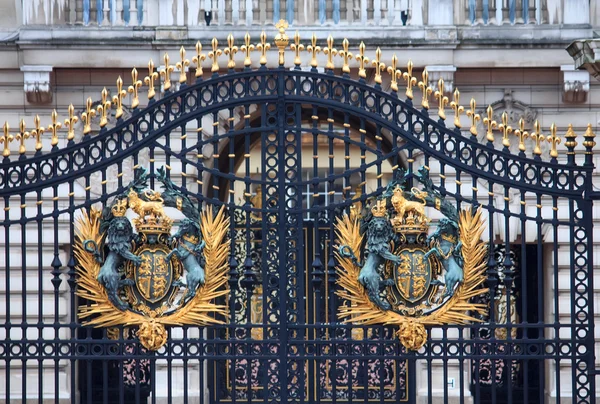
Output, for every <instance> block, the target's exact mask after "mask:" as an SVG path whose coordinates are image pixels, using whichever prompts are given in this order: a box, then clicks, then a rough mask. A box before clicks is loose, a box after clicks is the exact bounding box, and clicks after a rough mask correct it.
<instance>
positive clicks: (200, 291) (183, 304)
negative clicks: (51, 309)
mask: <svg viewBox="0 0 600 404" xmlns="http://www.w3.org/2000/svg"><path fill="white" fill-rule="evenodd" d="M155 178H156V179H157V180H158V181H159V182H160V183H162V188H163V190H162V192H159V191H155V190H152V189H148V185H147V182H148V174H147V173H146V172H145V170H142V169H138V170H137V171H136V179H135V180H134V181H132V183H131V184H129V185H128V186H127V188H126V191H125V192H124V193H122V194H120V195H118V196H116V198H115V199H114V201H113V202H112V204H110V205H108V206H106V207H105V208H104V209H103V210H102V211H99V210H96V209H94V208H91V209H90V210H89V211H83V212H82V215H81V216H80V217H79V218H78V219H77V221H76V230H77V238H76V244H75V246H74V248H75V256H76V258H77V275H78V276H77V278H76V282H77V286H78V288H77V295H78V296H80V297H82V298H85V299H87V300H88V301H89V302H90V304H88V305H85V306H81V307H80V310H79V317H80V318H82V319H85V320H86V322H85V323H84V324H85V325H91V326H95V327H115V326H119V325H126V326H139V330H138V333H137V335H138V336H139V338H140V342H141V343H142V345H143V346H144V347H146V348H147V349H150V350H157V349H159V348H161V347H162V346H163V345H164V344H165V343H166V342H167V332H166V329H165V326H168V325H181V324H194V325H200V326H202V325H207V324H222V323H224V322H225V320H226V319H227V311H226V306H224V305H220V304H217V303H216V299H218V298H219V297H221V296H224V295H226V294H227V293H228V290H227V274H226V272H227V265H226V262H225V261H226V257H227V256H228V254H229V248H230V246H229V241H228V240H226V236H227V231H228V229H229V220H228V218H227V217H226V215H225V211H224V209H223V208H221V210H219V212H217V213H216V214H213V210H212V207H210V206H209V207H208V208H207V209H206V210H205V211H203V212H199V211H198V209H197V208H196V205H195V204H194V203H192V201H191V200H190V199H189V198H188V197H187V196H186V195H185V194H183V193H181V192H180V191H179V190H177V189H176V187H175V186H174V184H173V183H172V182H171V180H170V179H169V178H168V177H167V175H166V173H165V170H164V169H163V168H161V169H159V170H157V173H156V175H155ZM169 207H170V208H175V209H176V210H177V211H179V212H181V213H183V216H184V218H183V219H181V221H180V222H179V225H178V229H177V231H176V232H175V233H172V228H173V226H174V221H173V219H171V218H170V217H169V216H168V215H167V213H166V208H169ZM128 212H131V213H132V214H135V215H136V216H135V217H133V218H132V219H131V220H130V219H129V218H128V216H127V214H128Z"/></svg>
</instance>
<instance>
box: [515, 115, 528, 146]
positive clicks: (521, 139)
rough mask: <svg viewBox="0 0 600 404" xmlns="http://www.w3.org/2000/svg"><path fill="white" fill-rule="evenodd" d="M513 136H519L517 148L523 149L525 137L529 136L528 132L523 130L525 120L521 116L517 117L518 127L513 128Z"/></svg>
mask: <svg viewBox="0 0 600 404" xmlns="http://www.w3.org/2000/svg"><path fill="white" fill-rule="evenodd" d="M515 136H517V137H518V138H519V150H520V151H522V152H524V151H525V139H527V138H528V137H529V132H527V131H526V130H525V121H524V120H523V118H521V119H519V129H516V130H515Z"/></svg>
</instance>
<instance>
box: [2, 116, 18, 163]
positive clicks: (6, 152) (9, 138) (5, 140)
mask: <svg viewBox="0 0 600 404" xmlns="http://www.w3.org/2000/svg"><path fill="white" fill-rule="evenodd" d="M2 129H3V131H4V135H3V136H2V137H0V143H4V150H3V151H2V155H3V156H4V158H7V157H9V156H10V145H9V143H10V142H12V141H13V140H14V138H15V137H14V136H13V135H11V134H10V126H9V125H8V122H6V121H5V122H4V126H3V127H2Z"/></svg>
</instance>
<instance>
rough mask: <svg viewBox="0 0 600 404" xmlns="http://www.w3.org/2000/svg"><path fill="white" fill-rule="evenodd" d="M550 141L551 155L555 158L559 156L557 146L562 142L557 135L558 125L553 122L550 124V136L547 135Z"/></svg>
mask: <svg viewBox="0 0 600 404" xmlns="http://www.w3.org/2000/svg"><path fill="white" fill-rule="evenodd" d="M546 140H548V143H550V157H552V158H553V159H555V158H557V157H558V150H557V148H556V147H557V146H558V144H559V143H560V138H559V137H558V136H556V125H555V124H554V123H553V124H552V125H550V136H548V137H547V139H546Z"/></svg>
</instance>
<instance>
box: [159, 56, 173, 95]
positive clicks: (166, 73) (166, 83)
mask: <svg viewBox="0 0 600 404" xmlns="http://www.w3.org/2000/svg"><path fill="white" fill-rule="evenodd" d="M163 62H164V63H165V68H164V70H161V71H160V76H161V77H162V78H163V90H164V91H168V90H170V89H171V73H173V71H174V70H175V67H174V66H172V65H171V64H170V58H169V54H168V53H166V52H165V55H164V56H163Z"/></svg>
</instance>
